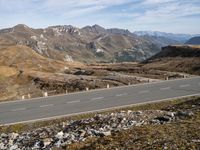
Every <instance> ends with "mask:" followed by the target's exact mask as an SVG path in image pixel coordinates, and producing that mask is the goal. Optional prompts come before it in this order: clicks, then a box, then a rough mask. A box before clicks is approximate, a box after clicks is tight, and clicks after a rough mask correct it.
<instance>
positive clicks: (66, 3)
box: [0, 0, 200, 32]
mask: <svg viewBox="0 0 200 150" xmlns="http://www.w3.org/2000/svg"><path fill="white" fill-rule="evenodd" d="M199 17H200V1H199V0H0V22H1V24H0V26H1V27H8V26H11V25H15V24H18V23H25V24H28V25H31V26H33V27H44V26H49V25H55V24H72V25H75V26H78V27H80V26H84V25H92V24H98V23H99V24H100V25H103V26H105V27H118V28H128V29H130V30H132V31H133V30H135V29H139V28H141V29H144V28H149V29H150V30H151V29H155V28H156V29H158V30H159V29H163V28H165V29H170V30H171V29H173V24H176V26H178V25H180V26H182V27H183V24H184V27H185V29H187V30H188V32H189V30H190V31H191V29H189V28H190V27H189V25H188V23H189V22H188V21H187V20H190V24H192V25H191V26H192V27H193V31H194V30H197V32H199V30H200V29H199V27H198V23H199V22H200V21H199V20H200V19H199ZM177 29H178V28H177V27H176V30H177ZM176 30H175V28H174V30H172V31H176ZM183 31H185V30H183Z"/></svg>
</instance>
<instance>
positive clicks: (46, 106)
mask: <svg viewBox="0 0 200 150" xmlns="http://www.w3.org/2000/svg"><path fill="white" fill-rule="evenodd" d="M50 106H53V104H48V105H41V106H40V107H41V108H43V107H50Z"/></svg>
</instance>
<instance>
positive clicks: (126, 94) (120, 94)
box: [116, 93, 128, 97]
mask: <svg viewBox="0 0 200 150" xmlns="http://www.w3.org/2000/svg"><path fill="white" fill-rule="evenodd" d="M124 95H128V93H123V94H117V95H116V96H117V97H119V96H124Z"/></svg>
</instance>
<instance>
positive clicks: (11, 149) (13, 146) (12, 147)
mask: <svg viewBox="0 0 200 150" xmlns="http://www.w3.org/2000/svg"><path fill="white" fill-rule="evenodd" d="M17 149H18V145H12V146H11V147H10V149H9V150H17Z"/></svg>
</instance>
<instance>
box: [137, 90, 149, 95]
mask: <svg viewBox="0 0 200 150" xmlns="http://www.w3.org/2000/svg"><path fill="white" fill-rule="evenodd" d="M139 93H140V94H143V93H149V90H145V91H140V92H139Z"/></svg>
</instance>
